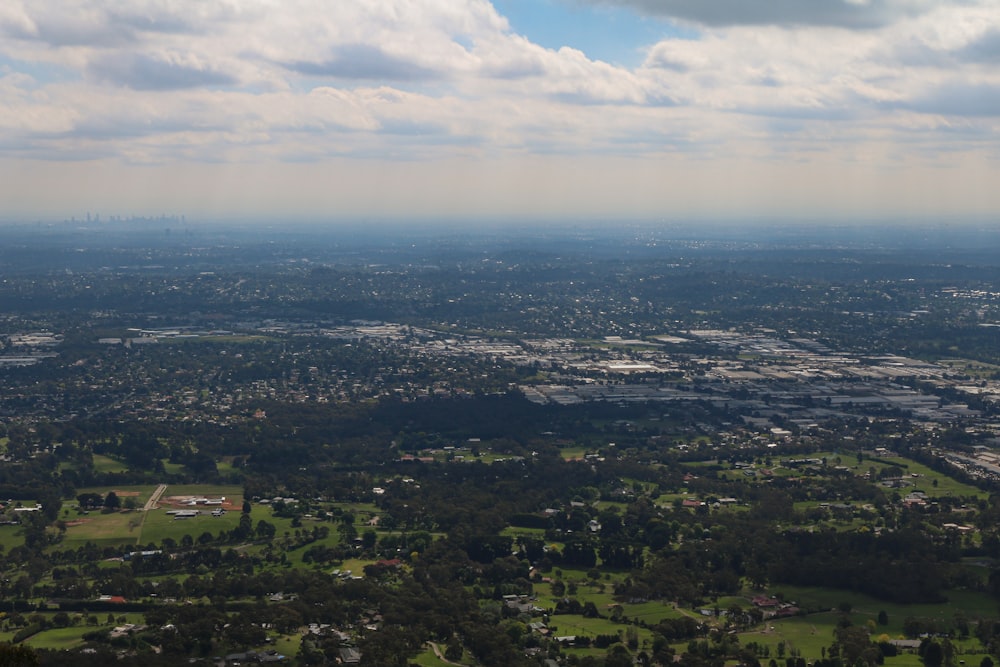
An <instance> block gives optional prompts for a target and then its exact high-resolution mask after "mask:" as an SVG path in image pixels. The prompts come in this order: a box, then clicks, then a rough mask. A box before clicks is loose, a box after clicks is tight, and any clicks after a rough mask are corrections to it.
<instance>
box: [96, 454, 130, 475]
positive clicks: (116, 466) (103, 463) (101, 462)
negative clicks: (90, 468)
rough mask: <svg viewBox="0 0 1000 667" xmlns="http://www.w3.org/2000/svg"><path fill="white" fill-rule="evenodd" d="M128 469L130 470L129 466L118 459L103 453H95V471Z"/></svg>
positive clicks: (121, 470)
mask: <svg viewBox="0 0 1000 667" xmlns="http://www.w3.org/2000/svg"><path fill="white" fill-rule="evenodd" d="M126 470H128V466H127V465H125V464H124V463H122V462H121V461H116V460H115V459H113V458H111V457H109V456H104V455H103V454H94V472H125V471H126Z"/></svg>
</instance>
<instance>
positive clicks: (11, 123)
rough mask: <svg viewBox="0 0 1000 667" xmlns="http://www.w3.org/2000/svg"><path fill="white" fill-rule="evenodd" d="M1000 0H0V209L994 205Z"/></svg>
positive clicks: (596, 210)
mask: <svg viewBox="0 0 1000 667" xmlns="http://www.w3.org/2000/svg"><path fill="white" fill-rule="evenodd" d="M998 139H1000V0H954V1H937V0H494V1H493V2H490V1H488V0H377V1H373V0H3V2H2V3H0V219H2V220H15V219H25V220H27V219H63V218H68V217H70V216H76V217H80V216H82V215H83V214H84V213H85V212H93V213H95V214H103V215H105V216H108V215H124V216H127V215H156V214H160V213H167V214H172V215H185V216H187V217H188V218H189V219H215V218H224V219H246V220H274V219H279V218H286V219H301V220H317V221H325V220H331V221H335V220H359V219H360V220H369V219H370V220H378V219H383V218H392V219H414V220H418V219H419V220H426V219H445V220H466V219H467V220H473V221H474V220H478V219H492V220H496V219H505V218H510V219H518V220H532V219H538V220H547V219H558V220H574V219H581V220H584V219H585V220H609V221H615V220H632V219H648V220H675V219H676V220H680V219H684V220H689V219H694V220H701V219H704V220H715V219H725V220H739V219H744V218H746V219H751V218H752V219H758V220H759V219H768V218H776V219H791V220H794V219H808V220H824V219H829V220H877V219H911V218H913V219H916V218H920V219H922V220H926V219H934V218H941V219H947V220H949V221H954V220H960V219H981V220H988V221H992V220H997V219H998V214H1000V141H998Z"/></svg>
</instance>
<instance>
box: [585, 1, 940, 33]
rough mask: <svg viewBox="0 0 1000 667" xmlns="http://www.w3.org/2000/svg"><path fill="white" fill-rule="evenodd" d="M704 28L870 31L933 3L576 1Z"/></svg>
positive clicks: (908, 15)
mask: <svg viewBox="0 0 1000 667" xmlns="http://www.w3.org/2000/svg"><path fill="white" fill-rule="evenodd" d="M578 1H579V2H585V3H588V4H596V5H612V6H616V7H627V8H631V9H634V10H636V11H639V12H641V13H643V14H646V15H649V16H660V17H664V18H670V19H677V20H680V21H685V22H691V23H697V24H701V25H705V26H716V27H717V26H732V25H801V26H808V25H815V26H838V27H842V28H859V29H870V28H877V27H880V26H884V25H887V24H890V23H892V22H894V21H897V20H899V19H902V18H906V17H911V16H916V15H919V14H921V13H923V12H925V11H928V9H929V8H931V7H933V4H934V3H933V2H931V1H930V0H578Z"/></svg>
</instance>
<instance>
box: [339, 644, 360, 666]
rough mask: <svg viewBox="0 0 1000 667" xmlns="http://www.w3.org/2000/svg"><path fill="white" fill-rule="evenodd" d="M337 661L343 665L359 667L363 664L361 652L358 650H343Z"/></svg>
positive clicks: (349, 648) (348, 648)
mask: <svg viewBox="0 0 1000 667" xmlns="http://www.w3.org/2000/svg"><path fill="white" fill-rule="evenodd" d="M337 661H338V662H340V664H342V665H357V664H358V663H360V662H361V652H360V651H359V650H358V649H356V648H351V647H347V648H342V649H340V657H338V658H337Z"/></svg>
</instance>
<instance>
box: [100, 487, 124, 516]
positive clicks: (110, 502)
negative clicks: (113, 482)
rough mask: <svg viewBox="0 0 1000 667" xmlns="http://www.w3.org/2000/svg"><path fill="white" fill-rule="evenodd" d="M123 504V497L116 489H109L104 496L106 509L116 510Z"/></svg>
mask: <svg viewBox="0 0 1000 667" xmlns="http://www.w3.org/2000/svg"><path fill="white" fill-rule="evenodd" d="M121 506H122V501H121V498H119V497H118V494H117V493H115V492H114V491H108V495H106V496H105V497H104V509H106V510H111V511H114V510H116V509H118V508H119V507H121Z"/></svg>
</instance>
